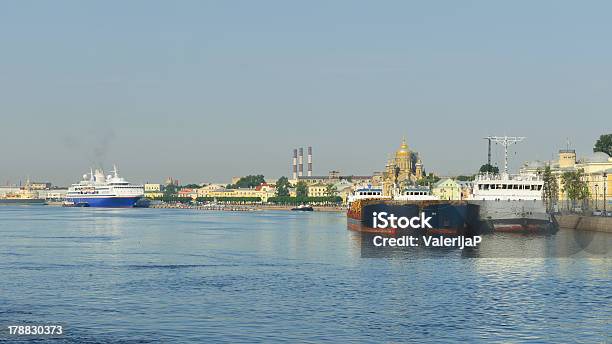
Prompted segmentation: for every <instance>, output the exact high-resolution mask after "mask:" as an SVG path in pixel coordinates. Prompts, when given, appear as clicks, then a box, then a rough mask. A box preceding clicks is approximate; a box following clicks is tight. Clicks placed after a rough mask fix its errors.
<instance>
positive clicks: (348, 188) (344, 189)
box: [334, 180, 354, 204]
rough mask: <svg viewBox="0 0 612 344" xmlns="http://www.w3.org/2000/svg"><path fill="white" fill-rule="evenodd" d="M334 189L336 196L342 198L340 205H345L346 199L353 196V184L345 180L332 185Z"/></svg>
mask: <svg viewBox="0 0 612 344" xmlns="http://www.w3.org/2000/svg"><path fill="white" fill-rule="evenodd" d="M334 187H335V188H336V193H337V195H338V196H340V198H342V203H343V204H346V201H347V200H348V197H349V196H350V195H352V194H353V187H354V184H353V183H351V182H349V181H346V180H341V181H339V182H337V183H336V184H334Z"/></svg>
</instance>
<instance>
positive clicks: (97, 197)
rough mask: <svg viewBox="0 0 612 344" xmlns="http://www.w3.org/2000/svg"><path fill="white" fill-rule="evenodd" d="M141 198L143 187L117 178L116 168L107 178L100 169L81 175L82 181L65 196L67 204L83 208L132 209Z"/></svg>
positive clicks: (74, 185)
mask: <svg viewBox="0 0 612 344" xmlns="http://www.w3.org/2000/svg"><path fill="white" fill-rule="evenodd" d="M142 197H144V187H143V186H142V185H134V184H130V183H129V182H128V181H126V180H125V179H123V178H121V177H119V174H118V172H117V167H116V166H115V167H114V169H113V174H111V175H108V176H104V172H103V171H102V170H100V169H97V170H95V171H91V172H90V173H89V174H85V175H83V180H82V181H80V182H79V183H78V184H72V186H70V188H69V189H68V193H67V194H66V200H67V201H68V202H69V203H71V204H73V205H76V206H84V207H112V208H120V207H122V208H125V207H133V206H134V204H136V202H138V200H140V199H141V198H142Z"/></svg>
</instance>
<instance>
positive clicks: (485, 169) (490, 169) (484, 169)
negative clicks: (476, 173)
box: [480, 164, 499, 173]
mask: <svg viewBox="0 0 612 344" xmlns="http://www.w3.org/2000/svg"><path fill="white" fill-rule="evenodd" d="M480 173H499V168H498V167H497V166H493V165H491V164H484V165H482V166H480Z"/></svg>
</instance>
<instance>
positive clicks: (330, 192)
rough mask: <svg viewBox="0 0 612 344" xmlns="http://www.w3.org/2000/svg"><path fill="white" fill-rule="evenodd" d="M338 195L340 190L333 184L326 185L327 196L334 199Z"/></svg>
mask: <svg viewBox="0 0 612 344" xmlns="http://www.w3.org/2000/svg"><path fill="white" fill-rule="evenodd" d="M337 194H338V189H336V187H335V186H334V185H333V184H327V185H325V196H327V197H334V196H336V195H337Z"/></svg>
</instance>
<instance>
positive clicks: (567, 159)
mask: <svg viewBox="0 0 612 344" xmlns="http://www.w3.org/2000/svg"><path fill="white" fill-rule="evenodd" d="M546 166H550V168H551V170H552V172H553V174H554V175H555V176H556V177H557V181H558V183H559V199H560V200H565V199H566V193H565V192H564V190H563V184H562V182H561V181H562V178H561V176H562V175H563V173H565V172H573V171H577V170H580V169H582V170H584V174H585V181H586V182H587V184H588V186H589V194H590V195H591V196H590V198H591V201H592V202H593V204H595V202H596V203H597V205H595V208H602V207H603V199H604V189H605V190H606V197H605V198H606V200H607V201H608V204H609V205H612V177H611V176H610V175H611V173H612V158H611V157H609V156H608V154H606V153H603V152H596V153H593V154H591V155H589V156H587V157H584V158H581V159H577V156H576V151H575V150H573V149H562V150H559V158H558V160H553V161H546V162H542V161H532V162H528V163H525V164H523V167H522V168H521V172H524V173H541V172H542V171H543V170H544V168H546Z"/></svg>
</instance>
